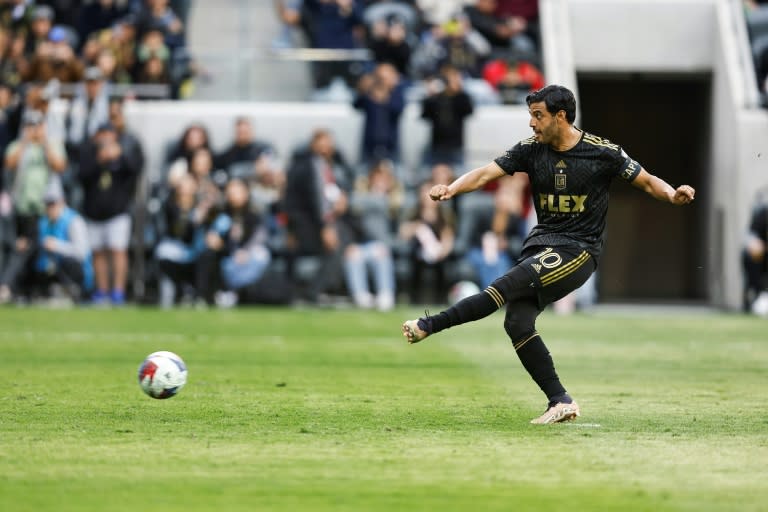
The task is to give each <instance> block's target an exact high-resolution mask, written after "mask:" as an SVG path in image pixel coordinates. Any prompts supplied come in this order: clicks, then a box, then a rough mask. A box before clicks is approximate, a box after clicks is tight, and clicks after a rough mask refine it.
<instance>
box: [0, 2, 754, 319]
mask: <svg viewBox="0 0 768 512" xmlns="http://www.w3.org/2000/svg"><path fill="white" fill-rule="evenodd" d="M275 7H276V17H277V18H279V20H281V21H282V22H283V23H284V24H285V29H286V31H285V32H284V33H283V34H282V35H281V39H280V40H279V41H277V42H276V45H277V46H278V47H285V46H288V45H293V46H296V45H307V46H309V47H313V48H316V49H333V50H339V49H341V50H354V49H360V48H367V51H368V53H367V54H366V59H365V60H360V59H359V58H358V57H357V56H352V57H350V58H347V57H346V56H345V54H343V53H341V54H339V55H341V56H343V57H344V58H340V60H338V61H327V60H318V61H315V62H312V63H311V64H309V65H310V66H311V71H312V78H313V81H314V85H315V86H316V97H317V98H329V97H333V91H334V90H336V91H338V88H339V87H340V84H341V86H342V87H344V88H346V90H347V92H348V94H349V98H348V101H350V103H351V104H352V105H354V107H355V108H357V109H359V111H360V112H361V114H362V116H363V119H364V122H363V129H362V133H361V134H360V155H361V158H360V159H359V161H351V160H350V159H349V158H348V155H343V154H341V152H340V151H339V150H338V149H337V147H336V144H335V141H334V134H333V132H332V130H330V129H329V128H328V127H317V128H316V130H315V131H314V133H313V135H312V137H311V139H310V140H307V141H304V142H303V143H301V144H299V146H298V147H296V148H294V150H293V151H292V152H290V154H284V155H281V154H277V152H276V151H275V149H274V147H273V145H272V144H271V143H270V141H268V140H262V139H261V137H257V136H256V133H255V130H256V127H257V126H258V120H251V119H248V118H245V117H242V118H238V119H236V120H235V121H234V126H233V134H232V139H231V144H230V145H229V146H228V147H226V148H224V149H223V150H222V151H216V150H215V149H214V148H213V147H212V146H211V143H210V137H209V134H208V129H207V127H206V126H205V124H202V123H200V124H193V125H190V126H188V127H187V128H186V129H185V130H184V131H183V133H181V134H178V135H177V138H176V139H174V140H172V141H170V142H169V145H168V150H167V155H165V159H164V165H163V166H162V169H161V170H159V175H160V178H159V179H157V180H153V181H151V183H150V185H151V186H150V187H149V189H148V190H147V191H144V192H143V193H142V194H141V196H140V200H137V194H136V192H137V189H138V188H139V187H138V184H139V183H144V182H146V173H145V171H146V170H145V169H144V155H143V150H142V147H141V144H140V142H139V139H138V138H137V137H136V136H135V135H134V134H133V133H132V131H131V129H130V127H128V126H126V122H125V119H124V116H123V106H124V103H125V101H130V100H133V99H135V98H139V99H149V98H154V97H157V96H155V94H156V90H153V89H142V87H143V86H144V85H147V84H163V85H166V86H168V89H167V91H168V96H170V97H175V98H181V97H183V96H184V90H185V86H184V83H185V82H187V81H188V80H189V79H190V77H191V75H192V72H191V69H192V67H191V64H190V61H189V57H188V52H187V51H186V42H185V31H184V27H185V24H186V13H187V12H188V9H189V2H188V1H169V0H124V1H120V0H98V1H91V2H87V1H83V2H78V1H75V0H59V1H56V0H50V1H47V2H43V1H38V2H36V3H35V2H31V1H29V0H7V1H5V2H3V3H2V4H0V48H1V49H2V50H0V51H1V52H2V53H1V54H0V55H1V56H2V60H1V61H0V150H2V152H3V155H4V161H3V163H4V165H3V173H2V179H1V180H0V303H7V302H11V301H16V302H27V301H30V300H33V301H34V300H37V299H40V298H50V297H54V298H62V297H63V298H64V299H65V300H66V301H69V302H72V301H74V302H77V303H88V304H97V305H99V304H112V305H121V304H124V303H125V302H126V300H136V301H139V300H141V301H144V302H150V303H158V304H160V305H162V306H164V307H171V306H173V305H175V304H179V303H185V304H197V305H213V304H217V305H219V306H232V305H235V304H253V303H272V304H289V303H295V302H296V301H305V302H308V303H313V304H324V303H329V302H330V303H336V302H343V303H350V304H353V305H355V306H357V307H361V308H378V309H380V310H388V309H390V308H392V307H393V306H394V305H395V304H396V303H397V302H398V301H408V302H410V303H416V304H420V303H425V302H431V303H443V302H446V301H447V300H449V299H448V296H449V293H450V291H451V289H452V288H453V291H454V292H455V291H456V286H455V285H456V283H457V282H461V283H467V282H471V283H474V285H475V286H481V287H482V286H486V285H487V284H488V283H489V282H490V281H491V280H492V278H493V277H494V276H496V275H499V274H501V273H502V272H503V271H504V269H506V268H508V267H509V266H510V263H511V262H512V261H513V260H514V259H515V258H516V256H517V254H518V250H519V247H520V245H521V243H522V240H523V238H524V237H525V235H526V233H527V229H528V221H527V219H528V217H529V213H530V212H531V204H530V200H529V199H528V195H529V194H528V191H527V187H528V184H527V181H526V179H525V177H524V176H520V175H516V176H514V177H508V178H504V179H502V180H499V181H498V182H496V183H495V184H493V186H492V187H490V188H489V189H488V190H486V191H485V192H486V193H484V194H482V193H481V194H477V195H473V196H467V197H462V198H457V199H456V200H454V201H451V202H450V203H447V204H445V203H440V204H437V203H433V202H431V201H425V200H424V198H425V197H426V193H425V191H426V190H428V189H429V187H431V186H432V185H433V184H437V183H448V182H450V181H451V180H452V179H453V178H454V177H455V175H456V173H457V172H463V170H464V164H465V151H464V133H463V132H464V124H465V121H466V119H467V118H468V117H469V116H471V115H472V112H473V109H474V106H475V105H478V104H482V103H502V102H504V103H519V102H521V101H522V100H523V99H524V97H525V95H526V94H527V93H528V92H529V91H531V90H533V89H537V88H539V87H541V86H542V85H543V83H544V79H543V77H542V76H541V72H540V71H539V67H540V61H541V59H540V53H539V44H540V43H539V37H538V28H537V15H538V14H537V2H536V0H440V1H436V0H412V1H405V0H402V1H363V0H303V1H302V0H275ZM750 8H751V9H760V7H759V6H756V5H750ZM121 86H123V87H122V88H121ZM142 91H144V92H142ZM146 91H149V92H148V93H147V94H148V96H143V94H144V93H145V92H146ZM162 95H163V93H161V94H160V96H162ZM58 97H64V98H66V99H67V100H68V108H67V110H66V112H63V113H62V112H60V111H58V110H56V109H52V108H49V105H50V104H51V102H52V101H53V100H54V99H56V98H58ZM408 102H415V103H418V104H419V105H420V109H421V116H422V118H423V119H424V120H425V122H427V123H428V124H429V125H430V127H431V137H430V140H429V144H428V145H427V147H425V148H424V157H423V164H422V165H421V166H420V167H419V168H418V169H404V165H403V164H402V163H401V159H400V153H399V144H398V143H399V139H400V134H399V129H398V124H399V118H400V116H401V114H402V111H403V109H404V107H405V105H406V103H408ZM750 254H752V256H753V257H752V260H754V259H755V257H754V254H755V251H754V250H753V251H752V252H750ZM760 254H761V255H762V254H764V251H763V252H762V253H760ZM137 260H141V265H136V263H137ZM752 260H750V261H752ZM746 261H747V260H746V259H745V262H746ZM760 265H763V266H762V267H761V268H763V269H764V268H765V267H764V263H763V264H760ZM758 266H759V265H758ZM751 268H752V267H750V269H751ZM755 268H757V267H755ZM131 269H133V270H131ZM139 269H140V270H139ZM132 271H133V272H139V271H140V279H141V281H142V283H143V285H142V288H143V289H142V290H140V291H139V290H136V289H132V286H131V285H132V283H135V280H132V279H130V278H129V277H130V274H131V272H132ZM753 274H754V275H757V274H755V272H753ZM750 275H752V274H750ZM755 282H757V280H756V279H755V278H753V279H752V281H750V283H751V284H750V285H749V286H751V287H752V288H754V286H755V285H754V283H755ZM752 288H750V290H752ZM750 294H751V295H750V298H751V300H754V298H755V297H756V296H757V295H759V294H760V292H759V289H758V290H757V291H754V290H752V291H750ZM593 300H594V297H589V296H588V297H587V301H590V302H591V301H593Z"/></svg>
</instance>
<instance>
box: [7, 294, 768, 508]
mask: <svg viewBox="0 0 768 512" xmlns="http://www.w3.org/2000/svg"><path fill="white" fill-rule="evenodd" d="M415 313H417V312H415V311H402V310H401V311H399V312H394V313H390V314H374V313H370V314H367V313H360V312H354V311H323V310H287V309H285V310H282V309H251V310H241V311H203V312H200V311H194V310H179V311H173V312H162V311H156V310H138V309H126V310H122V311H108V310H75V311H51V310H35V309H16V308H6V309H0V511H4V512H6V511H7V512H22V511H34V512H40V511H57V512H61V511H99V512H103V511H136V510H164V511H219V512H225V511H226V512H229V511H254V510H290V511H305V510H307V511H315V510H356V511H360V510H365V511H368V510H387V511H389V510H408V511H412V510H441V511H443V510H477V511H485V510H505V511H509V510H514V511H519V510H537V511H538V510H569V511H574V510H575V511H581V510H584V511H600V510H631V511H634V510H649V511H655V512H658V511H668V510H686V511H708V510H727V511H745V510H754V511H758V510H768V414H767V413H766V405H765V398H764V391H765V387H766V385H767V384H768V334H767V333H768V323H767V322H766V321H765V320H760V319H755V318H747V317H744V316H735V315H705V314H696V313H693V314H688V315H687V316H680V315H676V314H674V313H672V312H668V313H664V314H661V315H659V314H650V313H645V314H638V315H637V316H628V315H623V316H622V315H620V314H617V313H601V314H597V313H595V314H581V315H575V316H572V317H557V316H554V315H551V314H546V313H545V314H544V315H543V316H542V317H541V318H540V320H539V325H538V327H539V330H540V332H541V333H542V335H543V336H544V339H545V341H546V342H547V344H548V346H549V348H550V350H551V351H552V352H553V354H554V356H555V361H556V363H557V366H558V371H559V373H560V375H561V377H562V378H563V381H564V383H565V384H566V386H567V387H568V389H569V391H570V392H571V393H572V394H573V395H574V397H576V398H577V399H578V400H579V402H580V404H581V407H582V414H583V416H582V417H581V418H580V419H579V421H577V422H573V423H568V424H560V425H553V426H544V427H542V426H534V425H530V424H529V423H528V421H529V420H530V419H531V418H532V417H534V416H537V415H538V414H540V413H541V412H542V411H543V408H544V405H545V403H544V398H543V396H541V394H540V392H539V391H538V389H537V388H536V387H535V385H534V384H533V382H532V381H531V380H530V378H529V377H528V375H527V374H526V373H525V371H524V370H523V369H522V367H521V365H520V363H519V361H518V360H517V357H516V355H515V352H514V350H513V349H512V347H511V346H510V344H509V343H508V342H507V341H506V339H505V335H504V331H503V328H502V325H501V324H502V320H503V316H502V315H501V314H500V313H499V314H496V315H494V316H492V317H490V318H487V319H485V320H483V321H480V322H477V323H475V324H472V325H471V326H462V327H459V328H455V329H451V330H449V331H446V332H444V333H441V334H440V335H438V336H435V337H433V338H430V339H429V340H426V341H425V342H424V343H422V344H419V345H414V346H408V345H407V344H406V343H405V341H404V340H403V338H402V337H401V335H400V331H399V325H400V322H401V320H403V319H404V318H406V317H407V316H408V315H413V314H415ZM161 349H163V350H172V351H175V352H177V353H179V354H180V355H181V356H182V357H183V358H184V359H185V361H186V362H187V364H188V366H189V371H190V374H189V382H188V384H187V387H186V388H184V389H183V390H182V391H181V393H180V394H179V395H178V396H177V397H175V398H173V399H170V400H152V399H150V398H148V397H147V396H145V395H143V394H142V393H141V391H140V389H139V387H138V384H137V381H136V370H137V367H138V365H139V363H140V362H141V360H142V359H143V358H144V356H145V355H146V354H148V353H150V352H153V351H155V350H161Z"/></svg>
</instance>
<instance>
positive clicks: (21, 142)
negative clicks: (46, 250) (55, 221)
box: [0, 110, 67, 290]
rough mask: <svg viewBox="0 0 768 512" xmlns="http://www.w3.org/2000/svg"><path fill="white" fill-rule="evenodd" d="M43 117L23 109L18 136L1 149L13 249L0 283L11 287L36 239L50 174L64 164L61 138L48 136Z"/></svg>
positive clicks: (22, 269) (15, 281)
mask: <svg viewBox="0 0 768 512" xmlns="http://www.w3.org/2000/svg"><path fill="white" fill-rule="evenodd" d="M44 122H45V118H44V117H43V114H42V113H41V112H39V111H36V110H27V111H25V112H24V116H23V119H22V128H21V130H22V131H21V136H20V137H19V139H17V140H15V141H13V142H12V143H11V144H10V145H9V146H8V148H7V149H6V152H5V170H6V172H7V173H8V174H9V175H10V176H12V178H13V179H12V182H11V184H10V195H11V202H12V206H13V211H14V220H15V234H16V240H15V242H14V249H15V250H14V251H12V253H11V258H10V260H9V261H8V263H7V264H6V266H5V268H4V269H3V271H2V275H1V276H0V284H2V285H5V286H6V287H7V289H8V290H13V289H14V287H15V285H16V284H17V280H18V278H19V276H20V275H21V274H22V272H23V271H24V270H25V268H26V266H27V263H28V262H29V261H30V258H31V256H32V255H33V254H34V252H35V250H36V248H37V247H36V245H37V238H38V219H39V217H40V216H41V215H42V214H43V213H44V212H45V206H44V200H43V196H44V193H45V190H46V186H47V184H48V183H49V182H50V181H51V173H52V172H53V173H57V174H61V173H63V172H64V170H65V168H66V166H67V158H66V153H65V151H64V146H63V144H62V143H61V141H58V140H54V139H49V138H48V136H47V134H46V132H45V124H44Z"/></svg>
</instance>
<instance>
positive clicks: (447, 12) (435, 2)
mask: <svg viewBox="0 0 768 512" xmlns="http://www.w3.org/2000/svg"><path fill="white" fill-rule="evenodd" d="M470 1H471V0H416V5H417V6H418V8H419V11H420V12H421V15H422V17H423V19H424V23H425V24H426V25H427V26H428V27H438V26H441V25H443V24H444V23H448V22H449V21H451V20H452V19H454V18H455V17H456V16H457V15H458V14H459V13H461V11H462V9H463V8H464V6H465V5H466V4H467V3H469V2H470Z"/></svg>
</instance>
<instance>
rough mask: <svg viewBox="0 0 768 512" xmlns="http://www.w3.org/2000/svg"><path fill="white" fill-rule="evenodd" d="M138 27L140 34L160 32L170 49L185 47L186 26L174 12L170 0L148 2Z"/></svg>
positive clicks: (147, 0)
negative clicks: (153, 31)
mask: <svg viewBox="0 0 768 512" xmlns="http://www.w3.org/2000/svg"><path fill="white" fill-rule="evenodd" d="M136 25H137V27H138V30H139V33H140V34H144V33H146V32H147V31H150V30H160V31H161V32H162V34H163V39H164V41H165V44H166V45H167V46H168V47H169V48H172V49H174V48H179V47H181V46H184V24H183V23H182V22H181V20H180V19H179V17H178V16H177V15H176V13H175V12H173V9H172V8H171V7H170V5H169V4H168V0H146V1H145V8H144V9H143V10H142V11H141V13H140V14H139V17H138V20H137V22H136Z"/></svg>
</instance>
